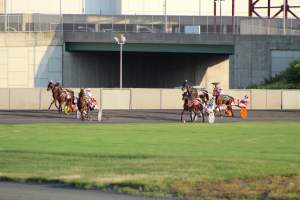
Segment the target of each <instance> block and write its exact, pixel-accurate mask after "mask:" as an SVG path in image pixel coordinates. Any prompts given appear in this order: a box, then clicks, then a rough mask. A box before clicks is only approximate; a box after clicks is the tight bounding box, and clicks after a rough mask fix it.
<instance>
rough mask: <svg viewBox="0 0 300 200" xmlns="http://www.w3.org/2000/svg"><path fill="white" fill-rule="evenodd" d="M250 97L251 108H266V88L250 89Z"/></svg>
mask: <svg viewBox="0 0 300 200" xmlns="http://www.w3.org/2000/svg"><path fill="white" fill-rule="evenodd" d="M250 99H251V108H252V109H266V108H267V90H251V97H250Z"/></svg>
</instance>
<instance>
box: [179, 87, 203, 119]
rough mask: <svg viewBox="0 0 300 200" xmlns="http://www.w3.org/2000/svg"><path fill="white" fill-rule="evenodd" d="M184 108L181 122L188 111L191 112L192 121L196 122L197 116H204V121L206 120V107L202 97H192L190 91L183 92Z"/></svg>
mask: <svg viewBox="0 0 300 200" xmlns="http://www.w3.org/2000/svg"><path fill="white" fill-rule="evenodd" d="M182 100H183V101H184V103H183V110H182V112H181V122H182V121H183V119H182V118H183V114H184V112H185V111H188V112H189V114H190V119H191V122H194V121H195V119H196V116H197V117H200V116H201V117H202V122H204V107H203V104H202V102H201V99H200V98H193V99H191V98H190V95H189V94H188V92H184V93H183V94H182Z"/></svg>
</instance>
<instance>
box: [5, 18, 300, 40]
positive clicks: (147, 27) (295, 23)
mask: <svg viewBox="0 0 300 200" xmlns="http://www.w3.org/2000/svg"><path fill="white" fill-rule="evenodd" d="M62 31H64V32H136V33H184V34H210V33H216V34H252V35H285V34H287V35H300V20H296V19H288V20H287V21H286V24H285V25H284V20H283V19H261V18H250V17H230V16H223V17H222V18H221V17H219V16H217V17H214V16H167V17H165V16H161V15H153V16H149V15H114V16H108V15H106V16H104V15H61V16H60V15H45V14H9V15H0V32H62Z"/></svg>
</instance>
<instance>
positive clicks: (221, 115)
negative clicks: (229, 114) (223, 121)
mask: <svg viewBox="0 0 300 200" xmlns="http://www.w3.org/2000/svg"><path fill="white" fill-rule="evenodd" d="M218 108H219V112H220V117H221V118H222V117H223V114H222V109H221V106H219V107H218Z"/></svg>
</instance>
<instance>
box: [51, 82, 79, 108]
mask: <svg viewBox="0 0 300 200" xmlns="http://www.w3.org/2000/svg"><path fill="white" fill-rule="evenodd" d="M50 90H51V91H52V97H53V100H52V102H51V104H50V106H49V108H48V110H49V109H50V108H51V106H52V105H53V103H54V104H55V107H56V108H57V109H58V112H62V106H63V104H65V105H66V106H69V105H71V104H72V103H73V102H74V98H75V97H74V92H73V91H72V90H68V89H66V90H65V89H63V88H62V87H61V85H60V84H59V83H55V84H54V83H53V82H52V81H50V82H49V83H48V86H47V91H50ZM56 102H58V106H57V104H56Z"/></svg>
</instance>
